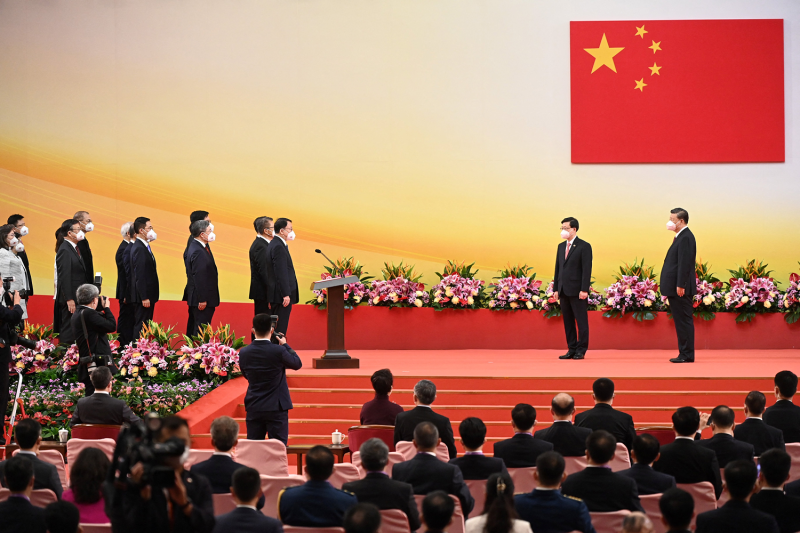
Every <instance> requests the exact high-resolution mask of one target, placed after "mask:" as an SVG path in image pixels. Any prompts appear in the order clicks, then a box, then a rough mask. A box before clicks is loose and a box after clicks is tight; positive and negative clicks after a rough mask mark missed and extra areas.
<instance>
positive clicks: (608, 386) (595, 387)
mask: <svg viewBox="0 0 800 533" xmlns="http://www.w3.org/2000/svg"><path fill="white" fill-rule="evenodd" d="M592 392H593V393H594V397H595V398H596V399H597V401H598V402H610V401H611V399H612V398H613V397H614V382H613V381H611V380H610V379H608V378H600V379H596V380H595V382H594V383H592Z"/></svg>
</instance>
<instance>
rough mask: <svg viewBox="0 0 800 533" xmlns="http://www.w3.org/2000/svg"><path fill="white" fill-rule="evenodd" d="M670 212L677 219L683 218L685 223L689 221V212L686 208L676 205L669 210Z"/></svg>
mask: <svg viewBox="0 0 800 533" xmlns="http://www.w3.org/2000/svg"><path fill="white" fill-rule="evenodd" d="M670 213H672V214H673V215H675V216H676V218H677V219H678V220H683V221H684V223H686V224H688V223H689V212H688V211H687V210H686V209H684V208H682V207H676V208H675V209H673V210H671V211H670Z"/></svg>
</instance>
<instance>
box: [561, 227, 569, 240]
mask: <svg viewBox="0 0 800 533" xmlns="http://www.w3.org/2000/svg"><path fill="white" fill-rule="evenodd" d="M561 238H562V239H569V232H568V231H567V230H565V229H562V230H561Z"/></svg>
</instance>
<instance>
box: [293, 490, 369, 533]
mask: <svg viewBox="0 0 800 533" xmlns="http://www.w3.org/2000/svg"><path fill="white" fill-rule="evenodd" d="M356 503H358V500H357V499H356V497H355V495H354V494H349V493H347V492H344V491H342V490H339V489H336V488H334V487H333V485H331V484H330V483H328V482H327V481H312V480H309V481H306V482H305V483H304V484H303V485H300V486H298V487H288V488H285V489H283V490H282V491H281V492H280V494H279V495H278V518H279V519H280V521H281V522H283V523H284V524H286V525H289V526H299V527H342V522H343V521H344V514H345V513H346V512H347V510H348V509H349V508H351V507H352V506H353V505H355V504H356Z"/></svg>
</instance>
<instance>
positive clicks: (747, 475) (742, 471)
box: [725, 459, 758, 500]
mask: <svg viewBox="0 0 800 533" xmlns="http://www.w3.org/2000/svg"><path fill="white" fill-rule="evenodd" d="M757 479H758V468H757V467H756V464H755V463H754V462H753V461H748V460H746V459H737V460H736V461H731V462H730V463H728V465H727V466H726V467H725V486H726V487H728V493H729V494H730V495H731V499H733V500H743V499H745V498H747V497H748V496H749V495H750V493H751V492H753V487H755V485H756V480H757Z"/></svg>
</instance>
